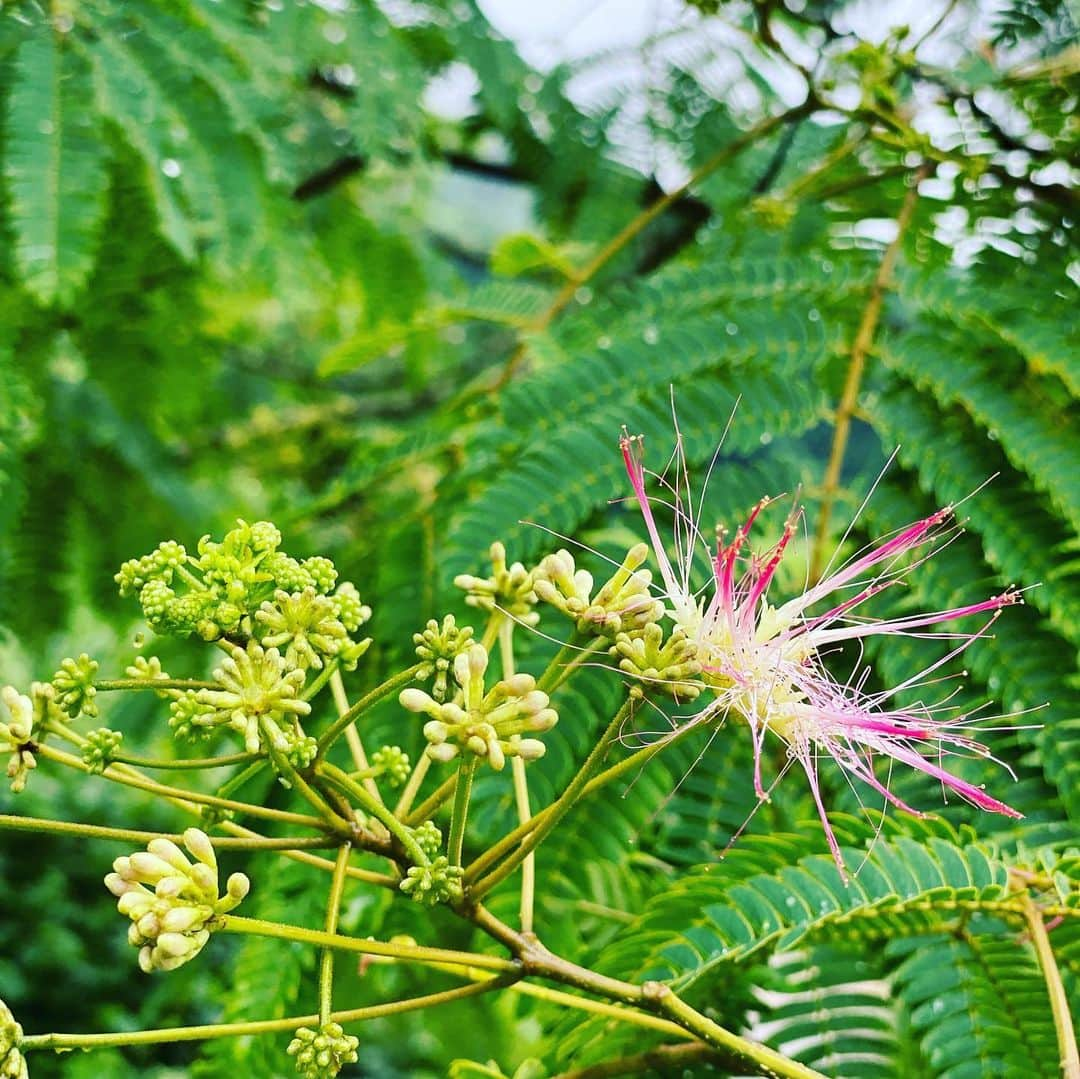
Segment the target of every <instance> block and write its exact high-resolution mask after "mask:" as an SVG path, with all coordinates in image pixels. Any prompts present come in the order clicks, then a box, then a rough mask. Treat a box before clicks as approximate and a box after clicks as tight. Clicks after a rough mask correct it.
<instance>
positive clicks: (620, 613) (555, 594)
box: [533, 543, 664, 638]
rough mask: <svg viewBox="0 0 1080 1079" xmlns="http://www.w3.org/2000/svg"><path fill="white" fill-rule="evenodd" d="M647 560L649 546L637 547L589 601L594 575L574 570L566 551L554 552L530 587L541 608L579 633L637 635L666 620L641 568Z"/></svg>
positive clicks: (648, 574) (543, 561) (544, 561)
mask: <svg viewBox="0 0 1080 1079" xmlns="http://www.w3.org/2000/svg"><path fill="white" fill-rule="evenodd" d="M648 557H649V547H648V544H645V543H638V544H635V545H634V546H633V547H631V548H630V550H629V551H628V552H627V554H626V557H625V558H624V559H623V561H622V564H621V565H620V566H619V567H618V569H617V570H616V571H615V573H614V574H613V575H612V577H611V578H610V579H609V580H608V581H606V582H605V583H604V585H603V586H602V587H601V588H600V590H599V591H598V592H597V593H596V595H595V596H593V594H592V593H593V576H592V574H591V573H589V572H588V571H587V570H583V569H578V568H577V566H576V565H575V563H574V557H573V555H571V554H570V552H569V551H566V550H560V551H556V552H555V554H550V555H548V556H547V557H546V558H544V559H542V560H541V562H540V565H539V566H538V567H537V568H536V575H535V576H536V580H535V582H534V586H533V587H534V588H535V589H536V594H537V595H538V596H539V597H540V598H541V599H542V600H543V601H544V602H545V603H550V604H551V605H552V606H553V607H555V608H556V609H558V610H559V611H562V613H563V614H565V615H566V616H567V617H568V618H570V619H572V620H573V622H574V625H575V626H576V627H577V629H578V631H579V632H580V633H585V634H589V635H596V634H599V635H601V636H606V637H611V638H615V637H616V636H617V635H618V634H619V633H627V634H634V633H638V632H640V631H641V630H642V629H644V627H645V626H648V625H650V624H652V623H655V622H657V621H659V619H661V618H662V617H663V615H664V605H663V603H661V602H660V601H659V600H658V599H656V598H655V597H654V596H653V595H652V593H651V592H650V588H651V585H652V574H651V573H650V572H649V571H648V570H643V569H642V568H641V567H642V566H643V565H644V564H645V560H646V559H647V558H648Z"/></svg>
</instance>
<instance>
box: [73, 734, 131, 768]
mask: <svg viewBox="0 0 1080 1079" xmlns="http://www.w3.org/2000/svg"><path fill="white" fill-rule="evenodd" d="M123 740H124V736H123V735H122V734H121V733H120V732H119V731H111V730H109V728H108V727H101V728H100V729H99V730H96V731H90V733H89V734H87V736H86V745H85V746H83V748H82V759H83V763H84V764H86V765H88V766H89V768H90V774H91V775H101V773H102V772H104V771H105V768H106V767H107V766H108V764H109V761H110V760H112V757H113V754H114V753H115V752H116V750H117V749H118V748H119V746H120V743H121V742H122V741H123Z"/></svg>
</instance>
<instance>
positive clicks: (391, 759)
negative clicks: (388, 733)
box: [371, 746, 412, 787]
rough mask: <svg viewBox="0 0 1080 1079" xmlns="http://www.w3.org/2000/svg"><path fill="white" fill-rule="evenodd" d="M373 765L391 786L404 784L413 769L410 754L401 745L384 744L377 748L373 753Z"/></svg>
mask: <svg viewBox="0 0 1080 1079" xmlns="http://www.w3.org/2000/svg"><path fill="white" fill-rule="evenodd" d="M371 765H372V768H374V770H375V771H376V773H377V774H378V775H380V776H382V778H383V779H385V780H386V781H387V783H389V784H390V786H391V787H400V786H402V785H403V784H404V783H405V781H406V780H407V779H408V778H409V772H410V771H411V770H412V768H411V765H410V762H409V755H408V753H406V752H405V750H403V749H402V748H401V746H383V747H382V748H381V749H377V750H375V752H374V753H372V754H371Z"/></svg>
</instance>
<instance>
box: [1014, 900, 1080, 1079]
mask: <svg viewBox="0 0 1080 1079" xmlns="http://www.w3.org/2000/svg"><path fill="white" fill-rule="evenodd" d="M1023 904H1024V917H1025V918H1026V920H1027V926H1028V933H1029V935H1030V936H1031V943H1032V945H1033V946H1034V948H1035V955H1036V956H1037V958H1038V960H1039V969H1040V970H1041V971H1042V976H1043V981H1044V982H1046V991H1047V995H1048V996H1049V997H1050V1014H1051V1015H1052V1016H1053V1018H1054V1030H1055V1031H1056V1032H1057V1041H1058V1052H1059V1055H1060V1058H1061V1075H1062V1079H1080V1050H1078V1049H1077V1045H1076V1034H1075V1033H1074V1032H1073V1023H1072V1016H1071V1015H1070V1014H1069V997H1068V994H1067V993H1066V992H1065V986H1064V983H1063V982H1062V980H1061V971H1060V970H1059V969H1058V965H1057V960H1056V959H1055V958H1054V949H1053V948H1052V947H1051V945H1050V937H1049V935H1048V934H1047V932H1046V923H1045V921H1044V920H1043V918H1044V915H1043V912H1042V911H1041V910H1040V909H1039V908H1038V906H1037V905H1036V904H1035V901H1034V900H1033V899H1032V898H1031V896H1030V894H1029V893H1028V892H1027V891H1026V890H1025V892H1024V893H1023Z"/></svg>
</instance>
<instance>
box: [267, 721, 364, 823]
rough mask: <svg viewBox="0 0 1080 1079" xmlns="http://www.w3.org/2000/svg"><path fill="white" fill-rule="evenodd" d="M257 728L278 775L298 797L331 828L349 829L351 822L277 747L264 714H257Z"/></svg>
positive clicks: (273, 732) (272, 730)
mask: <svg viewBox="0 0 1080 1079" xmlns="http://www.w3.org/2000/svg"><path fill="white" fill-rule="evenodd" d="M259 730H260V731H261V732H262V737H263V745H265V746H266V749H267V752H268V753H269V754H270V757H271V759H272V760H273V762H274V764H275V766H276V769H275V770H276V771H277V773H278V775H280V776H282V777H284V778H285V779H286V780H288V785H289V786H290V787H291V788H292V789H293V790H295V791H296V792H297V794H299V795H300V797H301V798H303V799H304V801H305V802H307V803H308V805H310V806H311V808H312V809H314V810H315V812H316V813H318V814H319V815H320V816H321V817H322V818H323V820H325V822H326V823H327V824H328V825H330V827H331V828H333V829H335V830H337V831H340V830H341V829H345V830H348V829H350V828H351V827H352V824H351V822H350V821H347V820H346V819H345V818H344V817H342V816H340V815H339V814H338V813H337V811H336V810H335V809H334V808H333V807H332V806H331V805H330V804H329V803H328V802H327V801H326V799H325V798H322V797H320V796H319V794H318V792H317V791H315V790H314V789H313V788H312V786H311V784H310V783H308V781H307V780H306V779H304V777H303V776H302V775H301V774H300V773H299V772H298V771H297V770H296V767H295V766H294V765H293V763H292V761H290V760H289V758H288V755H287V754H285V753H283V752H282V751H281V750H280V749H278V747H277V745H276V744H275V740H274V736H275V731H274V729H273V728H272V727H271V726H270V721H269V720H268V719H267V718H266V716H259Z"/></svg>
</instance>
